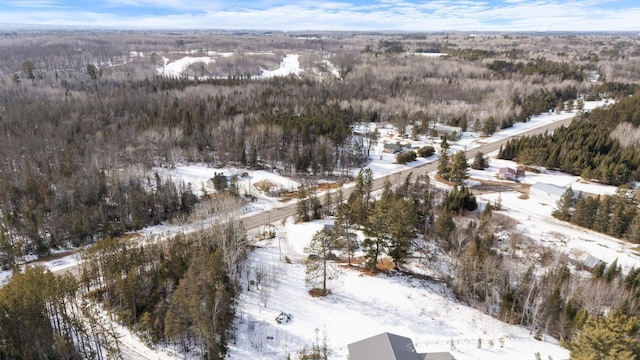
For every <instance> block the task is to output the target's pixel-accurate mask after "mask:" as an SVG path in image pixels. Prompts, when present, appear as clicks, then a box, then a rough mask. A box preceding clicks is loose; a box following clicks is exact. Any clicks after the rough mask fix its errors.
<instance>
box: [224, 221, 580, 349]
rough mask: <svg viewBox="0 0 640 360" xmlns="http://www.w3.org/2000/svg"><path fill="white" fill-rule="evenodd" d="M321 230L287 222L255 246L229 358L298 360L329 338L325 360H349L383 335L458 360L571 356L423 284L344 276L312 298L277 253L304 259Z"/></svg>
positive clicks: (353, 273) (300, 273) (297, 272)
mask: <svg viewBox="0 0 640 360" xmlns="http://www.w3.org/2000/svg"><path fill="white" fill-rule="evenodd" d="M325 223H326V222H325V221H318V222H313V223H306V224H292V223H290V222H289V223H287V224H286V226H284V227H282V226H279V227H278V234H279V237H278V238H276V239H273V240H269V241H262V242H260V243H258V244H257V245H258V248H256V249H255V250H253V252H252V253H251V254H250V258H249V263H248V266H249V270H248V271H247V273H248V277H245V278H244V279H243V281H244V283H243V288H244V290H245V291H243V292H242V294H241V295H240V298H239V303H238V318H237V321H236V323H237V329H238V331H237V339H236V340H235V341H234V343H233V344H232V345H230V353H229V357H230V358H232V359H250V358H259V359H285V358H286V356H287V354H291V355H292V358H295V356H296V354H297V352H298V351H299V350H300V349H302V348H307V349H309V348H310V347H311V346H313V344H314V343H315V342H316V339H318V338H319V339H320V342H321V343H322V341H323V338H324V337H326V340H327V344H328V346H329V347H330V348H331V356H330V358H332V359H346V358H347V355H348V351H347V345H348V344H349V343H352V342H355V341H358V340H361V339H364V338H367V337H369V336H373V335H377V334H379V333H382V332H391V333H395V334H398V335H401V336H406V337H409V338H411V339H412V340H413V342H414V344H415V346H416V348H417V350H418V352H437V351H449V352H451V353H452V354H453V355H454V356H455V357H456V359H460V360H465V359H469V360H471V359H515V358H519V359H523V358H531V359H533V358H534V356H535V353H539V354H540V355H541V356H542V358H543V359H547V358H549V356H550V357H551V358H553V359H566V358H568V354H569V353H568V351H567V350H566V349H564V348H562V347H560V346H559V345H558V344H557V342H556V341H555V340H553V339H547V338H545V339H543V341H537V340H534V339H533V334H531V333H529V331H528V330H526V329H523V328H520V327H516V326H510V325H507V324H505V323H502V322H500V321H498V320H496V319H493V318H491V317H490V316H488V315H485V314H483V313H481V312H480V311H477V310H474V309H472V308H470V307H467V306H464V305H462V304H460V303H458V302H457V301H455V300H454V299H453V298H452V296H451V294H450V292H449V290H448V289H446V288H445V287H443V286H442V285H440V284H437V283H433V282H428V281H425V280H419V279H415V278H410V277H406V276H401V275H398V276H387V275H376V276H371V275H365V274H363V273H361V272H360V271H359V270H357V269H356V268H350V269H347V268H344V269H343V274H342V276H340V277H339V278H338V279H337V280H335V281H329V285H328V287H329V288H330V289H331V294H330V295H328V296H326V297H317V298H316V297H311V296H310V295H309V293H308V290H309V288H308V286H307V285H306V284H305V280H304V278H305V266H304V265H303V264H300V263H297V262H296V261H295V260H294V261H293V263H292V264H286V263H284V262H283V261H282V260H281V256H280V254H279V251H280V250H279V249H282V250H281V251H282V258H283V257H284V256H287V257H289V258H293V259H296V258H302V259H304V257H305V256H306V254H304V253H299V252H298V251H300V249H302V248H304V246H306V244H308V242H309V241H310V239H311V237H312V236H313V234H314V233H315V232H316V231H318V230H320V229H321V228H322V227H323V226H324V224H325ZM292 252H293V253H292ZM256 271H262V272H265V271H266V273H267V274H268V275H267V277H266V278H265V279H264V280H262V281H261V283H260V284H259V286H256V285H250V281H251V280H255V274H256ZM247 289H250V290H249V291H246V290H247ZM280 312H285V313H289V314H291V315H292V321H291V322H290V323H288V324H278V323H277V322H276V321H275V318H276V317H277V316H278V314H280ZM452 341H453V346H452V344H451V343H452Z"/></svg>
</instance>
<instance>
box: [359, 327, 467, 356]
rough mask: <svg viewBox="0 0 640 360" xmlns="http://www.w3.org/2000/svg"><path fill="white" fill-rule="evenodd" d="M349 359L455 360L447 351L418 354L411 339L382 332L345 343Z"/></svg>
mask: <svg viewBox="0 0 640 360" xmlns="http://www.w3.org/2000/svg"><path fill="white" fill-rule="evenodd" d="M347 347H348V349H349V360H455V358H454V357H453V356H451V354H449V353H448V352H440V353H426V354H418V352H416V348H415V347H414V346H413V341H411V339H409V338H407V337H404V336H400V335H395V334H390V333H382V334H379V335H376V336H372V337H370V338H366V339H364V340H360V341H356V342H354V343H351V344H349V345H347Z"/></svg>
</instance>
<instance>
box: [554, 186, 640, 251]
mask: <svg viewBox="0 0 640 360" xmlns="http://www.w3.org/2000/svg"><path fill="white" fill-rule="evenodd" d="M627 192H628V194H624V191H623V193H621V194H618V195H615V196H585V195H583V194H582V193H578V194H576V193H575V192H574V191H573V190H572V189H571V188H569V189H567V191H566V192H565V193H564V194H563V196H562V198H561V199H560V200H559V201H558V208H557V209H556V210H554V212H553V216H554V217H556V218H558V219H560V220H563V221H568V222H570V223H572V224H575V225H578V226H582V227H585V228H588V229H592V230H595V231H598V232H601V233H604V234H607V235H611V236H613V237H616V238H624V239H627V240H629V241H632V242H634V243H640V212H638V205H637V201H636V197H635V195H634V193H635V192H634V191H632V190H628V191H627Z"/></svg>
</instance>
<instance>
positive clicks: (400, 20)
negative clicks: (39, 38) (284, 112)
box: [0, 0, 640, 31]
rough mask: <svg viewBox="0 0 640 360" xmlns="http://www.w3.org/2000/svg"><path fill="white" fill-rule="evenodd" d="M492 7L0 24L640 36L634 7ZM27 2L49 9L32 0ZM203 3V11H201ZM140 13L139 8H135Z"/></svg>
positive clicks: (56, 17)
mask: <svg viewBox="0 0 640 360" xmlns="http://www.w3.org/2000/svg"><path fill="white" fill-rule="evenodd" d="M508 1H509V3H508V4H504V5H502V6H500V7H492V6H491V5H489V3H487V2H476V1H453V0H437V1H430V2H424V3H411V2H407V1H403V0H384V1H378V2H373V3H370V4H359V5H355V4H352V3H349V2H346V1H332V2H325V3H322V2H314V1H310V0H305V1H302V2H297V3H296V4H287V3H285V2H283V1H282V0H272V1H269V2H264V1H260V2H257V3H259V4H260V6H258V7H256V6H252V5H251V4H252V3H249V4H246V3H242V5H241V4H238V3H237V2H228V1H216V2H211V1H202V0H191V1H187V0H162V1H161V0H109V3H110V4H112V5H120V6H123V5H129V6H136V7H145V6H161V5H162V7H163V8H167V9H173V10H175V11H176V14H174V15H166V16H155V15H146V16H145V15H143V16H129V17H128V16H126V15H122V14H116V13H114V12H111V13H97V12H83V13H78V12H74V11H65V10H64V9H56V10H55V11H35V12H34V11H33V9H28V10H27V9H25V10H23V11H4V12H2V13H0V23H25V24H35V25H61V26H77V27H93V28H95V27H104V28H133V29H149V28H158V29H171V28H174V29H186V28H189V29H193V28H203V29H205V28H216V29H256V30H401V31H443V30H467V31H598V30H604V31H638V27H639V26H638V22H637V19H640V7H638V8H634V9H625V10H624V11H619V10H607V9H605V8H602V7H598V6H594V4H595V2H594V1H593V0H588V1H576V0H573V1H569V2H559V1H547V0H541V1H535V2H529V1H522V2H520V1H519V0H508ZM29 3H31V4H35V3H48V4H50V3H52V2H50V1H47V0H32V1H30V2H29ZM205 4H206V5H205ZM138 11H140V8H139V9H138Z"/></svg>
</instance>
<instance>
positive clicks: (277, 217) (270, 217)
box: [56, 118, 573, 359]
mask: <svg viewBox="0 0 640 360" xmlns="http://www.w3.org/2000/svg"><path fill="white" fill-rule="evenodd" d="M572 120H573V118H570V119H566V120H562V121H556V122H553V123H550V124H546V125H544V126H542V127H538V128H536V129H532V130H528V131H526V132H524V133H521V134H518V135H514V136H511V137H506V138H504V139H500V140H498V141H494V142H492V143H488V144H483V145H481V146H480V147H478V148H475V149H471V150H468V151H466V155H467V158H473V157H474V156H475V154H476V153H477V152H478V151H482V152H483V153H485V154H488V153H491V152H493V151H496V150H498V149H500V146H501V145H503V144H505V143H506V142H507V141H508V140H509V139H510V138H513V137H518V136H523V135H535V134H542V133H544V132H545V131H553V130H554V129H556V128H558V127H560V126H566V125H568V124H570V123H571V121H572ZM437 167H438V162H437V161H433V162H431V163H427V164H423V165H419V166H415V167H412V168H409V169H406V170H402V171H400V172H398V173H395V174H393V175H389V176H387V177H382V178H378V179H375V180H374V181H373V190H374V191H375V190H380V189H382V188H383V186H384V183H385V181H386V179H389V181H390V182H391V183H392V184H399V183H402V182H404V181H405V179H406V178H407V176H408V175H409V174H411V173H413V175H412V176H413V177H414V178H415V177H416V176H417V175H422V174H425V173H429V172H433V171H435V170H436V169H437ZM342 191H343V196H344V198H345V199H347V198H349V195H350V194H351V192H352V191H353V185H351V186H348V187H343V189H342ZM334 193H335V191H334ZM295 213H296V204H295V203H291V204H288V205H284V206H282V207H279V208H275V209H271V210H269V211H266V212H261V213H256V214H251V215H247V216H245V217H243V218H242V223H243V225H244V227H245V229H246V230H253V229H258V228H260V227H261V226H266V225H267V224H269V223H275V222H277V221H281V220H282V219H286V218H288V217H290V216H294V215H295ZM56 273H71V274H73V275H74V276H76V277H79V276H80V267H79V265H74V266H71V267H68V268H65V269H63V270H59V271H56ZM119 345H120V349H121V352H122V356H123V358H125V359H146V357H144V356H143V355H141V354H140V353H139V352H138V351H137V350H136V349H135V348H134V347H133V346H129V344H127V343H126V342H121V343H120V344H119Z"/></svg>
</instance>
